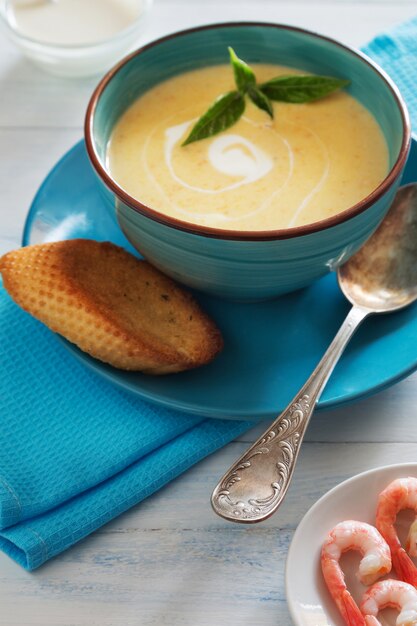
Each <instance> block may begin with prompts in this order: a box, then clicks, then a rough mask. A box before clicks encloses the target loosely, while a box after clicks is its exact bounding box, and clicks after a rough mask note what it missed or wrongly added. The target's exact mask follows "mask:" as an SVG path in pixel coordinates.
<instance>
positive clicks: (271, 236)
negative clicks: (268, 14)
mask: <svg viewBox="0 0 417 626" xmlns="http://www.w3.org/2000/svg"><path fill="white" fill-rule="evenodd" d="M241 27H265V28H274V29H279V30H289V31H294V32H298V33H301V34H305V35H308V36H312V37H315V38H317V39H321V40H324V41H327V42H329V43H331V44H333V45H334V46H336V47H339V48H341V49H342V50H345V51H347V52H348V53H349V54H351V55H352V56H354V57H356V58H357V59H358V60H359V61H361V62H363V63H365V64H366V65H368V66H369V67H370V69H371V70H373V71H374V72H375V73H376V74H377V75H378V76H379V77H380V78H381V79H382V80H383V81H384V82H385V84H386V85H387V87H388V88H389V90H390V91H391V93H392V95H393V97H394V100H395V102H396V105H397V107H398V109H399V112H400V115H401V119H402V125H403V132H402V141H401V147H400V150H399V153H398V157H397V159H396V161H395V163H394V165H393V166H392V167H391V169H390V170H389V172H388V174H387V175H386V177H385V178H384V179H383V180H382V182H381V183H380V184H379V185H378V186H377V187H376V188H375V189H374V190H373V191H372V192H371V193H370V194H368V195H367V196H365V198H363V199H362V200H360V201H359V202H357V203H356V204H354V205H353V206H351V207H349V208H348V209H345V210H344V211H341V212H340V213H337V214H336V215H333V216H331V217H328V218H326V219H323V220H319V221H317V222H312V223H309V224H304V225H301V226H295V227H291V228H281V229H276V230H245V231H240V230H230V229H223V228H215V227H211V226H203V225H200V224H193V223H192V222H187V221H185V220H180V219H177V218H175V217H171V216H169V215H166V214H164V213H161V212H159V211H157V210H155V209H152V208H151V207H149V206H147V205H146V204H144V203H142V202H140V200H138V199H136V198H134V197H133V196H131V195H130V194H129V193H127V191H125V190H124V189H123V188H122V187H121V186H119V185H118V183H117V182H116V181H115V180H114V179H113V178H112V176H111V175H110V173H109V172H108V171H107V169H106V168H105V167H104V166H103V165H102V163H101V160H100V158H99V156H98V154H97V151H96V149H95V142H94V138H93V123H94V114H95V111H96V108H97V105H98V102H99V100H100V97H101V95H102V94H103V92H104V90H105V89H106V87H107V85H108V84H109V83H110V81H111V80H112V79H113V78H114V76H115V75H116V74H117V73H118V72H119V71H120V70H121V69H122V68H123V67H124V66H125V65H126V64H127V63H129V62H130V61H131V60H132V59H133V58H135V57H137V56H139V55H140V54H142V53H143V52H145V51H146V50H149V49H151V48H153V47H155V46H158V45H159V44H161V43H164V42H165V41H169V40H170V39H175V38H177V37H183V36H187V35H190V34H192V33H196V32H200V31H206V30H216V29H219V28H241ZM84 138H85V143H86V148H87V153H88V156H89V159H90V161H91V163H92V165H93V167H94V169H95V170H96V172H97V174H98V175H99V177H100V178H101V179H102V180H103V181H104V183H105V184H106V186H107V187H108V188H109V189H110V190H111V191H112V192H113V193H114V194H115V195H116V196H117V197H118V198H119V199H120V200H121V201H122V202H123V203H124V204H126V205H127V206H128V207H130V208H131V209H133V210H134V211H136V212H137V213H140V214H141V215H143V216H145V217H147V218H149V219H151V220H153V221H155V222H158V223H160V224H163V225H165V226H168V227H171V228H174V229H176V230H180V231H183V232H187V233H191V234H193V235H200V236H203V237H209V238H216V239H226V240H237V241H268V240H269V241H271V240H281V239H291V238H294V237H299V236H303V235H310V234H313V233H316V232H318V231H322V230H326V229H328V228H331V227H332V226H337V225H338V224H342V223H343V222H345V221H347V220H349V219H351V218H353V217H356V216H357V215H359V214H360V213H362V212H364V211H365V210H366V209H368V208H369V207H370V206H372V205H373V204H374V203H375V202H376V201H377V200H379V199H380V198H381V197H382V196H383V195H384V194H385V192H386V191H387V190H388V189H389V188H390V187H391V185H392V184H393V183H394V181H395V180H396V178H397V177H398V176H399V174H400V173H401V171H402V169H403V167H404V165H405V162H406V160H407V156H408V151H409V148H410V143H411V125H410V118H409V114H408V110H407V107H406V104H405V102H404V100H403V98H402V96H401V94H400V92H399V89H398V87H397V86H396V85H395V83H394V82H393V81H392V79H391V78H390V77H389V76H388V74H387V73H386V72H385V71H384V70H383V69H382V68H380V67H379V66H378V64H377V63H375V62H374V61H372V59H370V58H369V57H368V56H367V55H366V54H364V53H363V52H360V51H358V50H355V49H354V48H351V47H350V46H347V45H345V44H342V43H340V42H339V41H337V40H335V39H332V38H331V37H327V36H326V35H321V34H319V33H316V32H314V31H311V30H307V29H305V28H299V27H296V26H290V25H286V24H278V23H274V22H257V21H236V22H235V21H231V22H220V23H212V24H205V25H203V26H196V27H193V28H187V29H184V30H180V31H176V32H173V33H170V34H168V35H165V36H164V37H160V38H158V39H155V40H154V41H152V42H150V43H148V44H146V45H144V46H141V47H140V48H138V49H137V50H135V51H134V52H132V53H131V54H129V55H127V56H126V57H124V58H123V59H122V60H121V61H119V63H117V64H116V65H115V66H114V67H113V68H112V69H111V70H109V71H108V72H107V74H105V75H104V76H103V78H102V79H101V80H100V82H99V83H98V85H97V87H96V88H95V90H94V91H93V93H92V95H91V98H90V101H89V103H88V106H87V110H86V114H85V121H84Z"/></svg>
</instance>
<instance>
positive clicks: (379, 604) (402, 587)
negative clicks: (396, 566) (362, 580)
mask: <svg viewBox="0 0 417 626" xmlns="http://www.w3.org/2000/svg"><path fill="white" fill-rule="evenodd" d="M388 606H390V607H393V608H395V609H399V611H400V613H399V615H398V617H397V621H396V626H415V625H416V624H417V591H416V589H415V588H414V587H413V586H412V585H409V584H408V583H405V582H403V581H402V580H391V579H389V580H380V581H379V582H377V583H375V584H374V585H372V587H370V588H369V589H368V590H367V591H366V592H365V594H364V596H363V598H362V602H361V611H362V613H363V614H364V616H365V623H366V626H381V622H380V621H379V620H378V619H377V615H378V612H379V611H380V610H381V609H385V608H386V607H388Z"/></svg>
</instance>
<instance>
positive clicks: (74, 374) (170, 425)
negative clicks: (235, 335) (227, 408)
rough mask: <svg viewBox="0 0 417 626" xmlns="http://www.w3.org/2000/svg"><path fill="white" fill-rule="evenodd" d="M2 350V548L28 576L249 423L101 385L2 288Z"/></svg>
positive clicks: (242, 429) (0, 383)
mask: <svg viewBox="0 0 417 626" xmlns="http://www.w3.org/2000/svg"><path fill="white" fill-rule="evenodd" d="M0 346H1V355H2V359H1V361H2V370H1V376H0V399H1V418H0V419H1V422H0V423H1V430H0V530H1V532H0V548H1V549H2V550H4V552H6V553H7V554H9V555H10V556H11V557H12V558H14V559H15V560H16V561H17V562H18V563H20V564H21V565H23V567H25V568H26V569H29V570H32V569H34V568H36V567H38V566H39V565H42V563H44V562H45V561H47V560H48V559H50V558H51V557H53V556H55V555H56V554H59V553H60V552H62V551H63V550H65V549H66V548H68V547H69V546H71V545H72V544H74V543H75V542H77V541H79V540H80V539H82V538H83V537H85V536H86V535H88V534H90V533H91V532H92V531H94V530H95V529H96V528H99V527H100V526H102V525H103V524H105V523H106V522H108V521H109V520H111V519H113V518H114V517H116V516H117V515H119V514H120V513H123V511H126V510H127V509H129V508H130V507H132V506H133V505H134V504H136V503H138V502H140V501H141V500H143V499H144V498H146V497H147V496H148V495H150V494H151V493H153V492H154V491H156V490H157V489H159V488H160V487H162V486H163V485H164V484H166V483H167V482H169V481H170V480H172V479H173V478H175V477H176V476H178V475H179V474H180V473H181V472H183V471H184V470H186V469H188V468H189V467H190V466H191V465H193V464H194V463H196V462H197V461H199V460H200V459H202V458H203V457H205V456H206V455H207V454H210V453H211V452H213V451H214V450H216V449H217V448H219V447H221V446H223V445H224V444H225V443H227V442H228V441H231V440H232V439H234V438H235V437H236V436H237V435H239V434H240V433H241V432H243V431H244V430H246V429H247V428H249V427H250V424H249V423H248V422H235V421H226V420H225V421H220V420H203V419H202V418H200V417H192V416H187V415H184V414H179V413H176V412H173V411H167V410H165V409H161V408H157V407H154V406H151V405H148V404H147V403H145V402H142V401H140V400H138V399H137V398H135V397H134V396H133V395H130V394H127V393H125V392H123V391H121V390H119V389H117V388H116V387H114V386H112V385H110V384H109V383H107V382H105V381H103V380H101V379H100V378H99V377H97V376H96V375H95V374H93V373H91V372H89V371H88V370H87V369H86V367H85V366H84V365H82V364H81V363H79V362H78V361H77V360H75V359H74V357H73V356H71V355H70V354H69V352H68V351H67V350H66V348H65V347H64V345H63V344H62V343H61V342H59V341H57V339H56V337H55V336H54V335H53V334H52V333H51V332H50V331H49V330H48V329H47V328H46V327H45V326H43V325H42V324H41V323H39V322H37V321H36V320H34V319H33V318H32V317H30V316H29V315H27V314H26V313H24V312H23V311H22V310H21V309H19V308H18V307H17V306H16V305H15V304H14V303H13V302H12V301H11V299H10V298H9V296H8V295H7V294H6V292H5V291H4V289H3V288H2V287H1V286H0Z"/></svg>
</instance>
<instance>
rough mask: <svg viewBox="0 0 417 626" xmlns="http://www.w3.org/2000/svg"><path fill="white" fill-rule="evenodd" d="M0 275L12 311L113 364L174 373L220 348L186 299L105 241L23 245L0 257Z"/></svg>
mask: <svg viewBox="0 0 417 626" xmlns="http://www.w3.org/2000/svg"><path fill="white" fill-rule="evenodd" d="M0 272H1V274H2V276H3V283H4V286H5V288H6V290H7V291H8V293H9V294H10V296H11V297H12V298H13V300H14V301H15V302H16V303H17V304H18V305H19V306H21V307H22V308H23V309H25V311H27V312H28V313H30V314H31V315H33V316H34V317H36V318H37V319H39V320H41V321H42V322H43V323H44V324H46V325H47V326H49V328H51V329H52V330H53V331H55V332H57V333H59V334H61V335H63V336H64V337H65V338H66V339H68V340H69V341H71V342H72V343H75V344H76V345H77V346H78V347H79V348H81V350H83V351H84V352H88V354H90V355H91V356H93V357H95V358H97V359H100V360H101V361H105V362H106V363H110V364H111V365H113V366H114V367H117V368H120V369H126V370H140V371H143V372H147V373H149V374H167V373H170V372H180V371H182V370H186V369H190V368H194V367H198V366H200V365H204V364H205V363H208V362H209V361H211V360H212V359H213V358H214V357H215V356H216V355H217V354H218V353H219V352H220V350H221V349H222V347H223V340H222V337H221V334H220V331H219V330H218V328H217V327H216V325H215V324H214V322H213V321H212V320H211V319H210V318H209V317H208V316H207V315H206V314H205V313H204V312H203V311H202V310H201V308H200V307H199V305H198V304H197V302H196V301H195V300H194V298H193V297H192V296H191V294H189V293H188V292H187V291H185V290H184V289H183V288H182V287H180V286H179V285H178V284H176V283H175V282H174V281H173V280H171V279H170V278H168V277H167V276H165V275H164V274H162V273H161V272H160V271H159V270H157V269H155V268H154V267H153V266H152V265H150V264H149V263H147V262H146V261H141V260H139V259H137V258H136V257H134V256H133V255H132V254H129V253H128V252H126V250H124V249H123V248H120V247H119V246H115V245H114V244H112V243H109V242H97V241H93V240H89V239H72V240H68V241H60V242H56V243H45V244H39V245H34V246H28V247H26V248H21V249H20V250H15V251H12V252H9V253H8V254H6V255H4V256H3V257H2V258H1V259H0Z"/></svg>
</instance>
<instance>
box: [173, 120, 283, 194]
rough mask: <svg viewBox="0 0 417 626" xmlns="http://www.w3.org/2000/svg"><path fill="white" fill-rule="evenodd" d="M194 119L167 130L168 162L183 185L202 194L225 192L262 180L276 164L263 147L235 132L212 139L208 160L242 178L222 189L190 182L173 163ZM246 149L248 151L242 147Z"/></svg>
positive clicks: (220, 169)
mask: <svg viewBox="0 0 417 626" xmlns="http://www.w3.org/2000/svg"><path fill="white" fill-rule="evenodd" d="M194 121H195V120H189V121H187V122H184V123H183V124H177V125H176V126H171V127H170V128H167V130H166V131H165V137H166V139H165V148H164V155H165V163H166V164H167V167H168V169H169V171H170V173H171V176H172V177H173V178H174V179H175V180H176V181H177V182H178V183H179V184H180V185H184V187H188V189H192V190H194V191H198V192H200V193H223V192H224V191H228V190H230V189H236V187H240V186H241V185H247V184H249V183H253V182H255V181H256V180H259V179H260V178H262V177H263V176H265V175H266V174H268V172H270V171H271V169H272V168H273V166H274V163H273V160H272V159H271V157H269V156H268V155H267V154H266V153H265V152H263V150H261V149H260V148H257V147H256V146H255V145H254V144H253V143H252V142H251V141H248V140H247V139H245V138H244V137H241V136H240V135H235V134H229V135H221V136H219V137H216V138H215V139H213V141H212V142H211V143H210V146H209V149H208V159H209V161H210V164H211V165H212V167H214V168H215V169H216V170H217V171H218V172H221V173H222V174H226V175H228V176H238V177H241V180H239V181H237V182H235V183H232V184H231V185H227V186H225V187H222V188H221V189H203V188H202V187H195V186H193V185H190V184H188V183H187V182H186V181H184V180H183V179H181V178H180V177H179V176H177V174H176V173H175V169H174V167H173V164H172V156H173V151H174V149H175V147H176V145H177V144H178V142H179V140H180V139H181V138H182V137H183V136H184V133H185V132H186V131H187V130H188V128H189V127H190V126H191V124H192V123H193V122H194ZM242 147H245V148H246V149H247V152H244V151H243V150H242Z"/></svg>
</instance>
